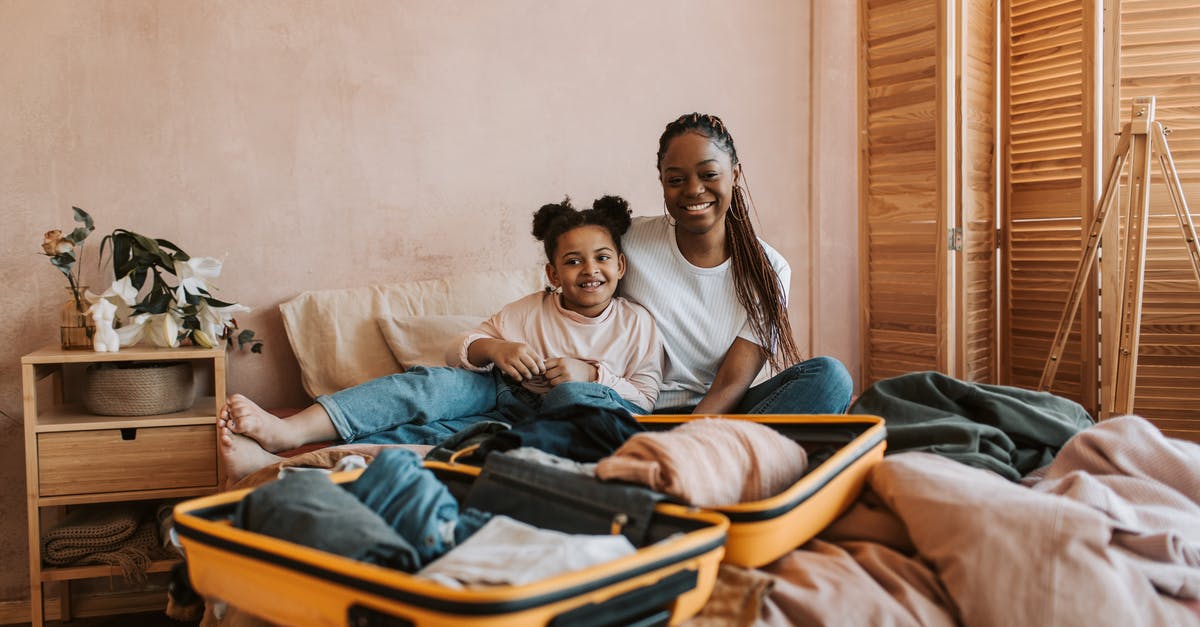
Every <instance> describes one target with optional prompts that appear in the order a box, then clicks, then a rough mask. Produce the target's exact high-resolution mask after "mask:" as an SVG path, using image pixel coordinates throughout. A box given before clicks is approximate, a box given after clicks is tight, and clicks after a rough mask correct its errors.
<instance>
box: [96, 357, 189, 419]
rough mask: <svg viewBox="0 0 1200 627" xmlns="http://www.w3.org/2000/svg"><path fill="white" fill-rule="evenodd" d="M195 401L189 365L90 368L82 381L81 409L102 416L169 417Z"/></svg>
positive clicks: (153, 363)
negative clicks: (158, 415) (163, 415)
mask: <svg viewBox="0 0 1200 627" xmlns="http://www.w3.org/2000/svg"><path fill="white" fill-rule="evenodd" d="M195 400H196V391H195V386H193V385H192V362H190V361H176V362H148V361H142V362H134V363H105V364H92V365H90V366H88V368H87V373H86V376H85V377H84V386H83V406H84V407H85V408H87V410H88V411H90V412H92V413H93V414H100V415H102V416H150V415H153V414H170V413H174V412H177V411H182V410H184V409H187V408H189V407H191V406H192V403H193V402H194V401H195Z"/></svg>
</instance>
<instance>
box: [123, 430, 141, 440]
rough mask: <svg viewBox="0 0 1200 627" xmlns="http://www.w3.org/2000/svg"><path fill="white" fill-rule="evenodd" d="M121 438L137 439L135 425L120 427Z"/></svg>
mask: <svg viewBox="0 0 1200 627" xmlns="http://www.w3.org/2000/svg"><path fill="white" fill-rule="evenodd" d="M121 439H122V440H136V439H137V427H126V428H124V429H121Z"/></svg>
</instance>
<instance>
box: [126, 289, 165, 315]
mask: <svg viewBox="0 0 1200 627" xmlns="http://www.w3.org/2000/svg"><path fill="white" fill-rule="evenodd" d="M170 307H171V293H170V292H163V291H161V290H156V291H151V292H150V293H149V294H147V295H146V298H144V299H142V302H140V303H138V304H137V306H136V307H134V308H133V309H134V311H137V312H138V313H152V314H160V313H166V311H167V309H169V308H170Z"/></svg>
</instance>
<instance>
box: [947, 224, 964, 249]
mask: <svg viewBox="0 0 1200 627" xmlns="http://www.w3.org/2000/svg"><path fill="white" fill-rule="evenodd" d="M948 231H949V232H948V233H947V238H946V245H947V246H948V247H949V248H950V252H962V249H963V240H962V237H963V236H962V227H961V226H954V227H950V228H949V229H948Z"/></svg>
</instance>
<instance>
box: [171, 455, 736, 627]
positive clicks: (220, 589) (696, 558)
mask: <svg viewBox="0 0 1200 627" xmlns="http://www.w3.org/2000/svg"><path fill="white" fill-rule="evenodd" d="M425 466H426V467H427V468H429V469H430V470H433V471H434V472H435V473H437V474H438V476H439V478H441V479H442V480H443V481H444V482H446V483H447V484H448V485H449V486H450V487H451V492H453V493H456V494H460V495H461V494H462V493H463V492H465V489H463V487H462V486H464V485H469V483H470V481H472V480H473V479H474V478H475V477H476V476H477V475H478V473H479V469H478V468H474V467H470V466H466V465H463V464H455V465H449V464H442V463H439V462H426V463H425ZM359 474H361V471H354V472H347V473H337V474H335V475H333V476H332V477H333V480H334V481H337V482H344V481H352V480H353V479H355V478H357V477H358V475H359ZM456 488H457V490H458V491H457V492H456ZM249 492H250V490H238V491H232V492H226V493H222V494H217V495H213V496H208V497H202V498H197V499H192V500H189V501H185V502H183V503H180V504H179V505H177V506H176V507H175V512H174V518H175V528H176V530H177V531H178V533H179V536H180V540H181V542H182V543H183V546H184V550H185V551H186V554H187V564H188V572H189V575H190V577H191V581H192V585H193V587H194V588H195V589H196V590H197V591H198V592H199V593H200V594H202V595H204V596H206V597H210V598H216V599H220V600H222V601H225V602H227V603H229V604H230V605H232V606H234V607H237V608H239V609H240V610H242V611H246V612H249V613H251V614H254V615H256V616H259V617H261V618H264V619H266V620H270V621H273V622H276V623H279V624H284V625H418V626H425V625H454V626H463V627H468V626H475V625H481V626H482V625H487V626H489V627H499V626H514V627H516V626H520V627H525V626H527V625H572V626H574V625H604V624H634V623H636V624H667V623H669V624H678V623H680V622H683V621H684V620H686V619H688V618H690V617H691V616H693V615H695V614H696V613H697V612H698V611H699V610H700V608H701V607H702V606H703V605H704V603H705V602H707V600H708V597H709V595H710V594H711V593H712V588H713V584H714V583H715V581H716V576H717V567H718V565H719V564H720V561H721V557H722V555H723V553H724V548H723V547H724V543H725V534H726V531H727V530H728V528H729V521H728V520H726V519H725V517H724V516H722V515H721V514H717V513H715V512H710V511H704V510H698V509H695V508H687V507H683V506H679V505H674V504H670V503H661V504H658V505H657V506H656V507H655V510H654V512H655V515H654V518H653V519H652V522H651V527H650V528H651V534H652V536H653V537H654V538H655V539H659V538H665V539H664V540H662V541H660V542H656V543H653V544H648V545H647V546H646V547H643V548H641V549H640V550H639V551H638V552H637V553H635V554H633V555H630V556H627V557H624V558H621V559H618V560H614V561H612V562H608V563H605V564H600V565H597V566H593V567H591V568H587V569H583V570H579V571H575V572H571V573H566V574H563V575H560V576H557V577H553V578H551V579H548V580H544V581H540V582H535V583H531V584H525V585H517V586H497V587H489V588H473V589H469V590H455V589H451V588H446V587H444V586H441V585H438V584H436V583H433V582H430V581H427V580H425V579H422V578H419V577H416V576H414V575H412V574H409V573H405V572H401V571H397V570H392V569H388V568H384V567H381V566H376V565H372V564H366V563H362V562H358V561H355V560H352V559H349V558H345V557H341V556H338V555H333V554H331V553H326V552H324V551H319V550H316V549H312V548H309V547H305V546H301V545H298V544H293V543H291V542H287V541H285V540H280V539H278V538H273V537H269V536H266V535H262V534H258V533H254V532H251V531H247V530H244V529H238V528H235V527H233V526H232V525H231V524H230V520H231V516H232V513H233V511H234V509H235V508H236V506H237V503H238V501H240V500H241V499H242V498H243V497H244V496H245V495H246V494H247V493H249Z"/></svg>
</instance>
